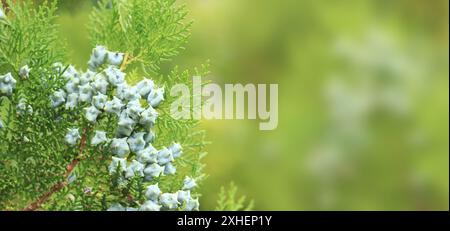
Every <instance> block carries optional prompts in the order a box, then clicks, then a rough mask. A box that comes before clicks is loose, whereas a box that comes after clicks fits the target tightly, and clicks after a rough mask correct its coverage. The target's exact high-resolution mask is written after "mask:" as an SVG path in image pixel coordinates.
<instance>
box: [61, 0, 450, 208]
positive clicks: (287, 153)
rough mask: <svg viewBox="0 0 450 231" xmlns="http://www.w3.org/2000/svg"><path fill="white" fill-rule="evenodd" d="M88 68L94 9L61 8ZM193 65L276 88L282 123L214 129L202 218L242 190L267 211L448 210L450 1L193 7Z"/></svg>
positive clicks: (219, 77)
mask: <svg viewBox="0 0 450 231" xmlns="http://www.w3.org/2000/svg"><path fill="white" fill-rule="evenodd" d="M61 2H62V3H61V15H62V16H61V17H60V18H59V24H60V25H61V35H62V36H63V37H64V38H66V39H67V43H68V46H69V48H70V50H71V54H70V58H72V60H73V62H74V63H75V64H77V65H78V66H79V67H86V64H85V60H87V57H89V54H90V51H91V49H92V48H91V47H90V45H89V40H88V34H87V31H86V28H85V26H84V25H85V24H86V22H87V20H88V14H89V11H90V8H91V3H92V2H91V1H89V0H85V1H74V0H63V1H61ZM180 3H186V4H187V8H188V9H189V11H190V14H189V16H188V17H189V18H190V19H193V20H194V25H193V28H192V37H191V39H190V40H189V43H188V44H187V46H186V50H185V51H184V52H182V54H181V55H180V56H178V57H176V58H175V59H174V60H172V61H171V62H168V63H165V64H164V66H163V70H164V71H168V70H170V69H171V68H172V67H173V66H174V65H176V64H177V65H179V66H180V67H182V68H191V67H194V66H199V65H200V64H202V63H204V62H205V61H206V60H210V63H211V71H212V75H211V76H210V79H212V80H213V81H214V82H216V83H220V84H223V83H242V84H245V83H255V84H256V83H276V84H279V125H278V128H277V129H276V130H273V131H259V130H258V121H252V120H228V121H226V120H212V121H204V122H203V127H204V128H205V129H206V130H207V132H208V137H209V140H210V141H212V144H211V145H210V146H209V148H208V151H209V155H208V156H207V158H206V159H205V162H206V164H207V167H206V173H207V174H209V177H208V178H207V180H206V181H205V182H204V183H203V185H202V187H201V192H202V193H203V197H202V201H201V203H202V209H204V210H205V209H206V210H210V209H214V206H215V202H216V200H217V196H216V195H217V193H218V192H219V189H220V186H222V185H227V184H228V183H229V182H231V181H234V182H235V183H236V184H237V185H238V187H239V189H240V193H241V194H242V195H247V196H248V197H251V198H253V199H254V200H255V209H256V210H448V209H449V183H448V182H449V141H448V139H449V137H448V134H449V130H448V129H449V114H448V113H449V108H448V107H449V101H448V95H449V82H448V81H449V79H448V76H449V64H448V63H449V46H448V45H449V37H448V36H449V30H448V29H449V25H448V21H449V13H448V9H449V6H448V4H449V3H448V1H447V0H433V1H427V0H373V1H370V0H340V1H332V0H328V1H326V0H320V1H318V0H302V1H299V0H281V1H269V0H247V1H240V0H190V1H187V0H186V1H180Z"/></svg>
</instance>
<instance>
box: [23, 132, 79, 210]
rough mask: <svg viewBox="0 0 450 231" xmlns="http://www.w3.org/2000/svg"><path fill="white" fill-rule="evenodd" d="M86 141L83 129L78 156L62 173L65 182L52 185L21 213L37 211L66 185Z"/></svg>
mask: <svg viewBox="0 0 450 231" xmlns="http://www.w3.org/2000/svg"><path fill="white" fill-rule="evenodd" d="M86 139H87V129H86V128H85V129H84V130H83V136H82V137H81V141H80V148H79V152H78V156H77V158H75V159H74V160H72V162H70V164H69V165H67V167H66V172H65V173H64V179H65V180H64V181H61V182H59V183H57V184H55V185H53V186H52V187H51V188H50V190H49V191H47V192H45V193H44V194H42V195H41V196H40V197H39V198H38V199H36V200H35V201H33V202H32V203H31V204H29V205H28V206H27V207H25V208H24V209H23V211H35V210H36V209H39V208H40V207H41V206H42V204H43V203H44V202H46V201H47V200H48V198H50V196H52V195H53V194H54V193H55V192H58V191H59V190H61V189H62V188H64V187H65V186H66V185H67V184H68V181H67V177H69V175H70V173H72V171H73V170H74V169H75V167H76V166H77V164H78V163H79V162H80V160H81V157H82V156H83V150H84V148H85V147H86Z"/></svg>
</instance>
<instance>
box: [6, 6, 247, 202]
mask: <svg viewBox="0 0 450 231" xmlns="http://www.w3.org/2000/svg"><path fill="white" fill-rule="evenodd" d="M7 3H8V8H7V9H2V12H4V13H5V17H3V18H1V17H0V90H1V89H8V87H13V88H12V89H13V90H12V94H7V90H4V93H3V94H2V93H1V91H0V119H1V121H2V124H1V126H0V210H21V209H26V210H107V209H110V210H125V209H127V208H128V209H129V210H133V209H139V208H140V206H141V205H144V204H145V203H146V202H149V201H150V200H149V198H151V197H152V195H153V194H152V193H155V191H158V190H160V191H161V192H162V193H168V194H167V195H166V196H167V197H166V198H159V200H164V199H167V200H168V201H170V199H173V198H172V196H173V195H176V193H177V192H178V191H180V190H181V191H184V192H188V193H189V194H190V195H189V198H191V199H192V200H194V198H196V199H195V201H191V202H192V203H193V204H192V203H191V204H189V203H187V202H186V203H184V202H178V203H177V206H176V207H173V208H170V207H169V208H166V209H170V210H183V209H188V207H190V210H192V209H194V208H195V205H196V204H195V203H194V202H196V203H198V202H197V201H196V200H197V198H198V197H199V196H200V195H199V193H198V192H196V190H195V186H196V185H198V184H199V183H201V181H202V180H203V179H204V177H205V175H204V174H203V172H202V170H203V164H202V163H201V159H202V158H203V157H204V156H205V155H206V152H205V151H204V148H205V145H206V144H207V142H206V141H205V132H204V131H202V130H200V129H198V128H197V127H198V121H195V120H176V119H174V118H172V117H171V116H170V114H169V113H170V104H171V103H172V102H173V101H174V100H176V98H175V97H172V96H170V94H169V93H168V92H166V93H165V94H164V101H162V103H161V104H160V105H158V106H155V110H156V111H157V113H158V117H157V119H156V122H155V123H154V124H152V125H153V126H152V127H151V129H149V128H144V127H139V129H141V130H140V131H143V132H145V133H146V134H147V135H148V134H150V132H151V133H152V134H155V138H154V140H152V141H149V142H152V143H151V144H152V146H153V147H155V148H156V149H158V150H163V149H164V147H169V145H172V144H173V143H174V142H176V143H177V144H180V145H181V147H182V155H181V156H180V157H179V158H176V159H175V160H174V161H173V165H174V166H176V172H175V174H163V175H161V176H157V177H152V178H145V179H144V177H142V176H140V175H139V174H137V173H136V174H135V175H134V176H133V177H129V176H128V177H124V174H125V173H124V172H121V171H120V170H119V169H121V167H123V166H121V165H120V164H119V165H118V166H116V167H115V168H111V167H110V165H111V163H112V156H113V154H114V153H113V151H112V148H111V146H112V144H111V140H112V139H113V138H114V134H117V129H118V128H117V124H118V122H119V120H120V119H119V117H118V116H117V115H114V114H112V113H109V114H107V113H103V109H101V112H102V113H100V112H99V113H100V115H99V116H98V118H97V119H95V121H92V119H90V118H89V114H88V112H87V109H88V107H89V106H90V101H89V102H81V100H80V99H81V97H80V99H79V102H78V104H77V105H76V106H73V107H67V106H66V107H65V106H64V105H62V106H59V104H58V105H56V103H55V101H54V100H53V98H52V97H54V95H55V92H58V91H63V92H64V90H62V89H66V88H67V85H66V84H68V83H69V82H71V81H72V82H74V79H76V80H77V81H79V79H80V78H83V77H80V76H89V78H90V79H96V78H97V77H98V76H100V75H108V73H110V71H111V70H114V71H116V72H120V73H123V74H124V75H125V80H126V81H127V82H128V84H130V85H132V84H135V83H137V82H140V81H141V80H142V79H144V78H145V79H151V80H153V82H154V84H155V86H158V87H159V88H160V89H162V88H164V89H167V90H169V89H171V87H173V86H174V85H176V84H186V85H188V86H191V85H192V83H191V81H192V79H191V77H192V76H194V75H195V76H205V75H207V74H208V66H207V65H204V66H201V68H196V69H193V70H187V71H180V70H179V69H178V68H174V70H173V71H171V72H170V73H169V74H164V73H161V72H160V68H159V66H160V64H161V63H162V62H164V61H167V60H170V58H171V57H173V56H175V55H177V54H178V52H179V51H180V50H181V49H183V47H182V46H183V44H185V43H186V40H187V38H188V36H189V28H190V24H191V23H190V22H189V21H186V19H185V16H186V13H187V12H186V10H185V8H184V7H183V6H179V5H177V4H176V3H175V1H174V0H151V1H149V0H128V1H125V0H105V1H98V3H97V5H96V6H95V7H94V9H93V12H92V14H91V17H90V23H89V25H88V28H89V31H90V36H91V42H92V47H93V48H94V47H96V49H97V50H94V53H93V55H94V54H95V52H96V51H97V52H98V50H99V49H103V48H107V49H108V50H109V51H111V52H109V53H107V57H108V59H109V58H112V57H113V56H114V55H119V56H117V57H119V61H120V63H116V66H114V67H113V65H111V66H108V65H106V64H103V61H104V60H101V63H100V64H99V65H97V66H95V67H92V65H90V69H91V70H90V71H87V70H86V72H85V71H84V70H83V71H81V70H77V69H78V68H76V67H73V66H71V65H70V60H67V59H66V57H65V56H64V54H65V53H66V50H65V48H64V43H63V42H62V41H63V38H58V36H57V27H56V25H55V24H54V19H55V17H56V16H55V12H56V6H57V5H56V2H55V1H48V2H47V1H46V2H44V3H43V4H40V5H39V6H35V5H34V4H33V3H32V1H20V3H13V2H12V1H7ZM99 45H100V46H101V47H99ZM112 51H114V52H112ZM114 57H115V56H114ZM91 59H92V58H91ZM88 60H89V57H86V62H88ZM90 64H92V63H90ZM108 71H109V72H108ZM7 73H10V76H11V77H12V78H13V79H14V81H15V83H14V84H12V81H10V78H9V77H5V76H6V74H7ZM2 75H4V76H3V77H1V76H2ZM1 78H3V80H2V79H1ZM2 81H3V83H2ZM1 84H3V85H1ZM13 85H14V86H13ZM80 89H81V87H80ZM79 91H80V92H81V90H79ZM117 92H118V89H111V88H108V90H107V92H105V95H106V96H107V97H109V99H112V97H113V96H114V94H118V93H117ZM64 93H67V94H66V95H65V96H64V97H62V96H61V98H62V99H63V100H65V101H66V102H68V101H69V97H68V96H67V95H68V93H69V92H68V91H67V92H64ZM80 94H81V93H80ZM51 99H52V100H53V101H52V100H51ZM140 102H142V105H143V107H146V108H147V107H148V108H150V107H152V106H151V105H150V103H148V102H146V100H141V101H140ZM92 107H93V106H92ZM92 110H96V109H95V108H94V109H92ZM119 123H120V122H119ZM74 128H76V129H78V130H77V131H78V132H79V137H78V135H73V134H74V133H73V134H72V135H70V132H74V130H71V129H74ZM136 129H137V128H136ZM96 131H105V132H106V134H107V135H108V140H109V141H108V143H105V144H102V145H92V143H93V141H92V140H93V138H94V137H95V136H96V135H97V133H96ZM67 136H69V137H67ZM125 138H127V137H125ZM70 139H74V142H73V143H72V144H71V143H70V142H69V141H68V140H70ZM124 158H125V161H126V162H127V165H128V164H130V163H131V162H132V161H134V160H136V159H137V156H136V153H133V152H130V154H128V155H127V156H126V157H124ZM187 176H188V177H189V178H186V177H187ZM190 179H194V180H193V181H192V180H190ZM149 186H152V187H153V186H157V187H158V190H155V188H151V187H150V188H149ZM191 189H192V190H191ZM149 191H151V192H149ZM161 192H159V193H160V194H161ZM169 193H172V194H170V195H169ZM158 195H159V194H158ZM180 195H181V194H178V198H179V197H180ZM152 200H153V199H152ZM156 200H158V199H156ZM162 205H163V206H162V208H161V209H164V203H162ZM159 206H160V205H159V204H158V205H156V204H152V202H151V203H149V204H148V203H147V207H146V208H147V210H148V209H155V208H157V209H159ZM230 206H231V207H230ZM222 207H223V209H228V208H230V209H235V208H237V209H240V208H241V207H239V206H237V205H230V204H229V202H227V206H222Z"/></svg>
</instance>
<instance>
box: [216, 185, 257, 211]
mask: <svg viewBox="0 0 450 231" xmlns="http://www.w3.org/2000/svg"><path fill="white" fill-rule="evenodd" d="M237 190H238V189H237V186H236V185H235V184H234V183H233V182H231V183H230V185H229V187H228V189H225V187H222V188H221V189H220V193H219V199H218V201H217V205H216V209H215V210H216V211H240V210H243V211H249V210H252V209H253V205H254V202H253V200H251V201H250V202H247V201H246V200H247V198H246V196H241V197H238V196H237Z"/></svg>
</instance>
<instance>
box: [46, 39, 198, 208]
mask: <svg viewBox="0 0 450 231" xmlns="http://www.w3.org/2000/svg"><path fill="white" fill-rule="evenodd" d="M123 57H124V56H123V54H122V53H118V52H110V51H108V50H107V49H106V48H105V47H103V46H97V47H96V48H94V50H93V52H92V55H91V58H90V60H89V62H88V65H89V70H88V71H86V72H84V73H80V72H78V71H77V70H76V69H75V68H74V67H73V66H69V67H67V68H66V69H65V71H64V72H63V73H62V76H63V77H64V79H65V81H66V83H65V86H64V88H62V89H58V90H56V91H55V92H54V93H53V95H52V96H51V97H50V101H51V105H52V107H54V108H58V107H64V109H65V110H76V109H79V108H82V109H83V113H84V119H85V120H86V121H87V123H89V124H90V126H92V127H94V128H95V125H96V124H97V123H98V121H99V120H100V119H101V118H102V117H103V116H106V115H112V116H114V117H116V118H117V121H118V122H117V123H116V124H115V129H114V130H115V132H114V133H112V134H108V132H107V131H102V130H96V131H95V134H94V136H93V137H92V139H91V140H90V142H89V145H91V146H98V147H103V148H106V149H107V150H109V152H110V153H111V155H112V160H111V163H110V165H109V168H108V169H109V173H110V175H111V178H112V179H113V180H114V181H116V182H118V185H119V187H120V185H126V183H127V182H128V181H129V180H131V179H134V178H136V177H137V178H142V180H143V181H145V182H152V181H154V180H156V179H158V178H159V177H161V176H164V175H173V174H175V172H176V168H175V166H174V164H173V162H174V160H175V159H176V158H178V157H180V156H181V155H182V147H181V145H180V144H179V143H172V144H171V145H170V146H168V147H161V148H160V149H159V150H158V149H157V148H155V147H154V146H153V145H152V143H153V142H154V140H155V134H154V132H153V131H152V128H153V127H154V125H155V123H156V119H157V117H158V113H157V111H156V108H157V107H158V106H159V105H160V104H161V103H162V102H163V100H164V88H157V87H156V86H155V84H154V82H153V81H152V80H151V79H147V78H144V79H143V80H142V81H140V82H138V83H137V84H136V85H133V86H132V85H129V84H128V83H127V81H126V79H125V77H126V74H125V73H124V72H122V71H121V70H120V68H119V67H120V65H121V64H122V62H124V60H123ZM54 66H55V68H57V69H58V70H62V69H63V68H64V67H63V66H62V65H61V64H55V65H54ZM108 125H109V124H108ZM111 125H113V124H111ZM81 138H82V135H81V134H80V129H79V128H77V127H74V128H72V129H70V130H69V131H68V132H67V134H66V136H65V141H66V143H67V144H68V145H69V146H75V145H77V144H78V143H79V141H80V140H81ZM195 186H196V183H195V180H194V179H191V178H189V177H186V179H185V181H184V186H183V188H182V189H181V190H180V191H178V192H176V193H161V190H159V187H158V184H153V185H151V186H149V187H148V188H147V192H146V198H147V199H148V200H147V201H146V202H145V203H143V204H142V205H141V206H140V207H137V208H127V207H123V206H122V205H120V204H113V205H112V206H111V207H110V209H109V210H145V211H155V210H175V209H185V210H198V207H199V203H198V199H194V198H192V197H191V193H190V190H191V189H193V188H194V187H195Z"/></svg>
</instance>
